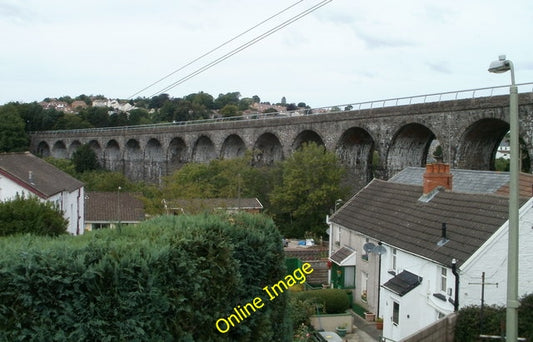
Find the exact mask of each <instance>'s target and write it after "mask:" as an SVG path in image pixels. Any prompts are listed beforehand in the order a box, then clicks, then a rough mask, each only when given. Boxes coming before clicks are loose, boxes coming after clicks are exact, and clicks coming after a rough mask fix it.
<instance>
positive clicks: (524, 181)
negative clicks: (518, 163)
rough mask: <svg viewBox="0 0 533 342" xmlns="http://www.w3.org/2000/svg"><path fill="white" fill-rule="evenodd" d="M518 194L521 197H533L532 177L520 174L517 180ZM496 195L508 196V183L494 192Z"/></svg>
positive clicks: (527, 174)
mask: <svg viewBox="0 0 533 342" xmlns="http://www.w3.org/2000/svg"><path fill="white" fill-rule="evenodd" d="M518 192H519V194H520V196H522V197H533V175H532V174H529V173H524V172H521V173H520V176H519V178H518ZM496 193H497V194H500V195H507V196H509V183H507V184H505V185H504V186H502V187H501V188H499V189H498V191H496Z"/></svg>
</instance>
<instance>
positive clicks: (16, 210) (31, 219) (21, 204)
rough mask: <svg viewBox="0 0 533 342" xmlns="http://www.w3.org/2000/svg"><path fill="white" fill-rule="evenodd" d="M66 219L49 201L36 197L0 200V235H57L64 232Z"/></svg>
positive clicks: (65, 230)
mask: <svg viewBox="0 0 533 342" xmlns="http://www.w3.org/2000/svg"><path fill="white" fill-rule="evenodd" d="M67 225H68V221H67V220H66V219H65V218H64V217H63V213H62V212H61V211H60V210H59V209H57V208H56V207H55V206H54V205H53V204H52V203H50V202H41V201H40V200H39V199H38V198H37V197H35V196H31V197H29V198H25V197H24V196H19V195H17V196H16V197H15V199H13V200H10V201H6V202H0V236H7V235H14V234H36V235H49V236H57V235H60V234H66V232H67Z"/></svg>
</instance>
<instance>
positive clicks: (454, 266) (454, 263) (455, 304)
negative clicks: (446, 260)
mask: <svg viewBox="0 0 533 342" xmlns="http://www.w3.org/2000/svg"><path fill="white" fill-rule="evenodd" d="M452 273H453V275H454V276H455V299H454V300H453V311H455V312H457V311H458V310H459V272H458V271H457V260H455V259H452Z"/></svg>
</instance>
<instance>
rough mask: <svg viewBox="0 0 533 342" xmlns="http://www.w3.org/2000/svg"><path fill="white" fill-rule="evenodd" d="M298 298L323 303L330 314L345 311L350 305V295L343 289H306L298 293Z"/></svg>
mask: <svg viewBox="0 0 533 342" xmlns="http://www.w3.org/2000/svg"><path fill="white" fill-rule="evenodd" d="M297 298H299V299H300V300H307V301H309V302H311V303H316V304H319V305H322V306H323V309H324V311H325V312H326V313H328V314H336V313H344V312H345V311H346V310H347V309H348V308H349V307H350V300H349V298H348V295H347V294H346V291H345V290H342V289H321V290H313V291H304V292H300V293H298V294H297Z"/></svg>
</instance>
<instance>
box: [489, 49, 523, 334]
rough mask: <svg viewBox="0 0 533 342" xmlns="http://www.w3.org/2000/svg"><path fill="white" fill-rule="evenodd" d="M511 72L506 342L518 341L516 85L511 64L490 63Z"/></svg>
mask: <svg viewBox="0 0 533 342" xmlns="http://www.w3.org/2000/svg"><path fill="white" fill-rule="evenodd" d="M509 70H510V71H511V87H510V96H509V124H510V135H511V142H510V144H511V145H510V149H511V151H510V152H511V159H510V165H509V172H510V175H511V177H510V178H511V179H510V183H509V244H508V251H507V258H508V259H507V314H506V335H507V341H518V306H519V303H518V224H519V223H518V175H519V172H520V169H519V167H520V161H519V158H520V149H519V147H520V146H519V141H518V139H519V126H518V90H517V88H516V84H515V78H514V67H513V62H511V61H510V60H508V59H506V58H505V55H502V56H500V57H499V58H498V60H497V61H494V62H492V63H490V66H489V71H490V72H494V73H502V72H507V71H509Z"/></svg>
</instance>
